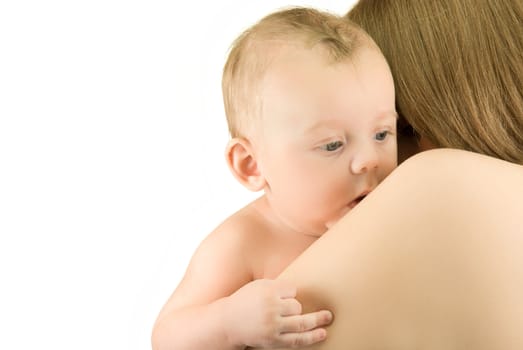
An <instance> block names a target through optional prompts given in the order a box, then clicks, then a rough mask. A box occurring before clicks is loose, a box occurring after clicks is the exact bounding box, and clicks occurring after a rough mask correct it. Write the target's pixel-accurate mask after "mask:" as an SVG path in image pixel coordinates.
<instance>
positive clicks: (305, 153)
mask: <svg viewBox="0 0 523 350" xmlns="http://www.w3.org/2000/svg"><path fill="white" fill-rule="evenodd" d="M262 100H263V107H262V111H263V112H262V117H261V120H260V125H259V127H258V129H257V131H256V134H257V135H256V137H255V140H256V144H255V146H256V147H257V149H258V164H259V166H260V170H261V171H262V173H263V174H264V176H265V178H266V181H267V188H266V194H267V197H268V198H269V199H270V201H271V203H272V207H273V208H274V209H275V210H276V211H277V213H278V215H279V216H280V217H281V218H282V219H283V220H285V221H286V222H287V223H288V224H289V225H291V226H292V227H293V228H294V229H296V230H299V231H301V232H304V233H307V234H312V235H321V234H322V233H324V232H325V231H326V229H327V228H328V227H330V226H331V225H332V224H334V223H335V222H336V221H338V220H339V219H340V218H341V217H342V216H343V215H344V214H346V213H347V212H348V211H349V210H351V209H352V208H353V207H354V206H355V205H357V204H358V203H359V201H361V199H362V198H363V197H364V196H365V195H366V194H367V193H369V192H370V191H372V190H373V189H374V188H375V187H376V186H377V185H378V183H380V182H381V181H382V180H383V179H384V178H385V177H386V176H387V175H388V174H389V173H390V172H391V171H392V170H393V169H394V168H395V167H396V163H397V159H396V158H397V157H396V119H397V114H396V111H395V103H394V84H393V80H392V76H391V73H390V70H389V68H388V65H387V63H386V61H385V59H384V58H383V56H382V55H381V53H379V52H378V51H377V50H376V49H370V48H361V49H359V50H358V52H356V54H355V55H354V57H353V58H351V59H350V60H346V61H343V62H341V63H335V64H329V63H328V62H327V61H326V60H325V58H324V57H322V56H321V55H319V54H318V53H317V52H316V53H313V52H311V51H305V50H291V49H289V50H287V51H286V52H285V53H284V54H282V55H281V56H278V59H276V60H275V61H274V62H273V64H272V65H271V67H270V69H269V71H268V73H267V75H266V79H265V80H264V89H263V95H262Z"/></svg>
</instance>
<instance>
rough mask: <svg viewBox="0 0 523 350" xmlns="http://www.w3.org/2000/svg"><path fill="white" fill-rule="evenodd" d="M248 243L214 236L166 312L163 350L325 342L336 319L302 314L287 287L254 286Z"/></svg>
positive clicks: (156, 336) (159, 344)
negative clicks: (332, 322) (326, 326)
mask: <svg viewBox="0 0 523 350" xmlns="http://www.w3.org/2000/svg"><path fill="white" fill-rule="evenodd" d="M246 244H248V243H246V242H245V239H242V238H241V235H239V234H237V233H235V232H221V231H220V230H218V231H216V232H213V233H212V234H211V235H210V236H209V237H208V238H207V239H206V240H205V241H204V242H203V243H202V244H201V245H200V247H199V248H198V250H197V251H196V253H195V255H194V256H193V258H192V259H191V262H190V264H189V267H188V269H187V272H186V274H185V276H184V278H183V280H182V282H181V283H180V285H179V286H178V287H177V288H176V290H175V291H174V293H173V294H172V296H171V297H170V298H169V300H168V301H167V303H166V304H165V306H164V307H163V309H162V311H161V312H160V315H159V316H158V319H157V321H156V324H155V326H154V330H153V336H152V342H153V348H154V349H155V350H159V349H187V350H189V349H216V350H218V349H243V348H245V347H246V346H252V347H281V346H289V347H295V346H302V345H309V344H313V343H316V342H318V341H321V340H323V339H324V338H325V334H326V333H325V329H323V328H318V327H321V326H324V325H327V324H328V323H329V322H330V320H331V317H332V316H331V313H330V312H328V311H318V312H314V313H309V314H304V315H302V314H301V304H300V303H299V302H298V301H297V300H296V299H295V296H296V288H295V287H294V286H292V285H290V284H289V283H288V282H284V281H275V280H257V281H252V273H251V270H250V265H249V264H250V262H249V259H248V257H246V256H245V255H246V254H245V251H246V250H247V251H248V250H249V249H246V247H245V245H246Z"/></svg>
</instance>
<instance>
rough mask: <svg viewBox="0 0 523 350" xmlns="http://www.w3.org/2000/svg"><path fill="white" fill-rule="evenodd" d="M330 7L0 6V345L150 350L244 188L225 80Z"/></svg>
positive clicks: (334, 8) (344, 4)
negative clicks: (256, 31) (230, 60)
mask: <svg viewBox="0 0 523 350" xmlns="http://www.w3.org/2000/svg"><path fill="white" fill-rule="evenodd" d="M354 2H355V0H336V1H326V0H321V1H320V0H317V1H283V0H282V1H276V0H274V1H268V0H263V1H261V0H260V1H240V0H237V1H211V0H209V1H207V2H201V1H192V2H189V3H181V2H175V1H115V0H95V1H23V0H18V1H14V0H13V1H3V2H1V4H0V348H1V349H75V350H78V349H89V350H93V349H96V350H99V349H149V348H150V340H149V339H150V332H151V328H152V325H153V322H154V320H155V318H156V316H157V314H158V312H159V310H160V308H161V306H162V305H163V303H164V302H165V301H166V300H167V298H168V297H169V295H170V294H171V292H172V291H173V289H174V288H175V286H176V285H177V283H178V282H179V280H180V279H181V277H182V275H183V272H184V270H185V267H186V266H187V263H188V261H189V258H190V256H191V254H192V252H193V251H194V249H195V248H196V246H197V245H198V243H199V242H200V241H201V239H202V238H203V237H204V236H205V235H206V234H208V233H209V232H210V231H211V230H212V229H213V228H214V227H215V226H216V225H217V224H218V223H220V222H221V221H222V220H223V219H224V218H225V217H227V216H228V215H230V214H231V213H233V212H234V211H236V210H237V209H239V208H240V207H241V206H243V205H245V204H246V203H247V202H248V201H249V200H250V199H252V198H254V197H255V196H256V195H257V194H252V193H249V192H248V191H247V190H246V189H244V188H243V187H241V186H240V185H239V184H238V183H236V182H235V180H234V179H233V177H232V175H231V174H230V173H229V171H228V169H227V167H226V165H225V162H224V158H223V150H224V147H225V144H226V142H227V139H228V134H227V128H226V124H225V116H224V113H223V106H222V98H221V88H220V79H221V69H222V67H223V64H224V62H225V56H226V53H227V49H228V47H229V45H230V43H231V42H232V40H233V39H234V38H235V37H236V36H237V35H238V34H239V33H240V32H241V31H242V30H243V29H245V28H246V27H247V26H248V25H250V24H253V23H254V22H255V21H256V20H258V19H260V18H261V17H262V16H264V15H266V14H268V13H269V12H270V11H273V10H275V9H277V8H280V7H284V6H288V5H311V6H314V7H317V8H320V9H324V10H328V11H331V12H335V13H339V14H344V13H345V12H346V11H347V10H348V9H349V8H350V7H351V6H352V5H353V4H354Z"/></svg>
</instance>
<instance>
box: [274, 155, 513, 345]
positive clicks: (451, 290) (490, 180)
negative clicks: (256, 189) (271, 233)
mask: <svg viewBox="0 0 523 350" xmlns="http://www.w3.org/2000/svg"><path fill="white" fill-rule="evenodd" d="M522 184H523V167H522V166H520V165H515V164H512V163H508V162H504V161H501V160H497V159H494V158H489V157H485V156H481V155H477V154H472V153H467V152H463V151H457V150H441V149H440V150H433V151H428V152H424V153H421V154H419V155H417V156H415V157H413V158H411V159H409V160H408V161H406V162H405V163H403V164H402V165H401V166H400V167H398V169H397V170H396V171H395V172H393V173H392V174H391V175H390V176H389V177H388V178H387V179H386V180H385V181H384V182H383V183H382V184H381V185H380V186H378V188H377V189H376V190H375V191H374V192H373V193H372V194H371V195H369V196H368V197H367V198H366V199H365V200H364V201H363V202H362V203H361V204H360V205H359V206H358V207H357V208H355V209H354V210H353V211H351V212H350V213H349V214H348V215H347V216H346V217H344V218H343V219H342V220H340V221H339V222H338V223H337V224H336V225H335V226H334V227H333V228H332V229H331V230H330V231H329V232H328V233H326V234H325V235H324V236H322V237H321V238H320V239H318V240H317V241H316V242H315V243H314V244H313V245H311V247H309V248H308V249H307V250H306V251H305V252H304V253H303V254H302V255H301V256H300V257H298V258H297V259H296V260H295V261H294V262H293V263H292V264H291V265H290V266H289V267H288V268H287V269H286V270H285V271H284V272H283V273H282V274H281V276H280V278H281V279H282V280H287V281H290V282H291V283H293V284H295V285H296V286H298V290H299V293H298V300H300V301H301V302H302V304H303V306H304V311H307V310H315V309H318V308H328V309H330V310H332V311H333V313H334V315H335V316H334V317H335V318H334V321H333V323H332V325H331V326H330V327H328V328H327V332H328V337H327V340H326V341H325V342H324V343H321V344H317V345H315V346H313V347H311V348H312V349H391V350H395V349H397V350H415V349H416V350H420V349H421V350H430V349H459V350H465V349H475V350H486V349H514V350H516V349H522V348H523V332H522V331H521V325H522V324H523V301H522V298H521V295H522V294H523V225H522V224H521V213H523V200H522V198H523V185H522Z"/></svg>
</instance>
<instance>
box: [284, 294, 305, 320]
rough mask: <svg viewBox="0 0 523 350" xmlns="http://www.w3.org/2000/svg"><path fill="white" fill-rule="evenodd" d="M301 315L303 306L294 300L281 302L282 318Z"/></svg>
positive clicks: (288, 299)
mask: <svg viewBox="0 0 523 350" xmlns="http://www.w3.org/2000/svg"><path fill="white" fill-rule="evenodd" d="M293 315H301V304H300V302H299V301H298V300H296V299H294V298H287V299H283V300H281V316H293Z"/></svg>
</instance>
